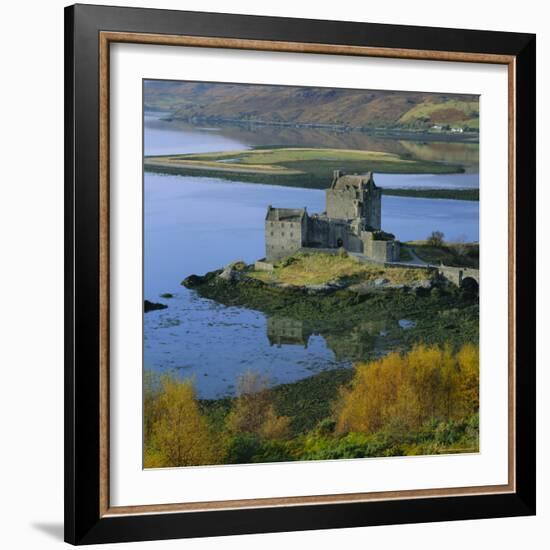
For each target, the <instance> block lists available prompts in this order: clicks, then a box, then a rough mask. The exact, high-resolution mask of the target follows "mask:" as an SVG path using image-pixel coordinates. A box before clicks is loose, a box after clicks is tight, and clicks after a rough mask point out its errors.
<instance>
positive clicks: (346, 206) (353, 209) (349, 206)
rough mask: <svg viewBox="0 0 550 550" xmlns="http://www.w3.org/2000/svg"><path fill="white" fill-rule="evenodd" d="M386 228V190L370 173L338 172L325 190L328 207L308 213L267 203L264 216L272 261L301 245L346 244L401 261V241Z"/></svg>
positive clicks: (369, 255) (355, 250)
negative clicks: (386, 230)
mask: <svg viewBox="0 0 550 550" xmlns="http://www.w3.org/2000/svg"><path fill="white" fill-rule="evenodd" d="M381 227H382V190H381V189H380V188H379V187H377V186H376V184H375V183H374V177H373V174H372V173H371V172H368V173H367V174H365V175H358V174H350V175H346V174H343V173H342V172H341V171H340V170H336V171H335V172H334V177H333V180H332V183H331V185H330V187H329V188H328V189H327V190H326V211H325V212H323V213H321V214H312V215H309V214H308V212H307V210H306V209H305V208H273V207H272V206H269V207H268V210H267V215H266V220H265V241H266V258H267V260H270V261H271V260H277V259H279V258H282V257H285V256H289V255H291V254H293V253H294V252H296V251H298V250H300V249H317V250H319V249H334V248H344V249H345V250H348V251H349V252H353V253H356V254H360V255H363V256H364V257H366V258H367V259H371V260H373V261H378V262H392V261H396V260H398V259H399V243H398V242H397V241H396V240H395V239H394V236H393V235H391V234H389V233H384V232H383V231H382V230H381Z"/></svg>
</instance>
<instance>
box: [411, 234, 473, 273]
mask: <svg viewBox="0 0 550 550" xmlns="http://www.w3.org/2000/svg"><path fill="white" fill-rule="evenodd" d="M407 245H408V246H410V247H411V248H412V249H413V250H414V252H415V254H416V255H417V256H418V257H419V258H420V259H421V260H424V261H425V262H428V263H429V264H432V265H438V264H440V263H443V264H444V265H450V266H457V267H473V268H475V269H479V244H478V243H465V242H454V243H447V242H443V241H441V242H439V243H434V242H430V240H426V241H411V242H408V243H407Z"/></svg>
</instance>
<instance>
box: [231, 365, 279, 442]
mask: <svg viewBox="0 0 550 550" xmlns="http://www.w3.org/2000/svg"><path fill="white" fill-rule="evenodd" d="M238 394H239V397H238V398H237V399H236V402H235V405H234V407H233V410H232V411H231V412H230V413H229V414H228V416H227V420H226V426H227V429H228V432H229V433H231V434H237V433H244V432H248V433H257V434H258V435H260V436H263V437H265V438H267V439H284V438H285V437H286V436H287V435H288V428H289V424H290V418H288V417H286V416H277V414H276V413H275V409H274V407H273V404H272V403H271V397H270V394H269V391H268V381H267V380H266V379H265V378H263V377H261V376H260V375H259V374H257V373H254V372H247V373H245V374H244V375H243V376H242V377H241V378H240V380H239V384H238Z"/></svg>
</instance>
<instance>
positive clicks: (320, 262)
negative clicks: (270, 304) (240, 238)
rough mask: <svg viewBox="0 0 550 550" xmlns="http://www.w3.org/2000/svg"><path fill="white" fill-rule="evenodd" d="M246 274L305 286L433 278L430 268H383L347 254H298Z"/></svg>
mask: <svg viewBox="0 0 550 550" xmlns="http://www.w3.org/2000/svg"><path fill="white" fill-rule="evenodd" d="M246 274H247V276H249V277H252V278H254V279H257V280H259V281H263V282H276V283H279V284H285V285H293V286H304V285H322V284H326V283H330V282H335V283H343V282H345V283H347V284H350V283H354V284H361V283H371V282H374V281H376V280H377V279H384V280H386V281H388V282H389V283H393V284H412V283H416V282H419V281H423V280H427V279H431V277H432V274H431V273H430V272H429V271H428V270H427V269H413V268H406V267H384V266H381V265H377V264H370V263H364V262H361V261H359V260H358V259H357V258H356V257H354V256H349V255H347V254H338V255H337V254H318V253H316V254H310V253H297V254H294V255H292V256H290V257H288V258H285V259H284V260H281V261H280V262H278V263H276V264H275V266H274V269H273V271H269V272H266V271H256V270H254V269H249V270H247V271H246Z"/></svg>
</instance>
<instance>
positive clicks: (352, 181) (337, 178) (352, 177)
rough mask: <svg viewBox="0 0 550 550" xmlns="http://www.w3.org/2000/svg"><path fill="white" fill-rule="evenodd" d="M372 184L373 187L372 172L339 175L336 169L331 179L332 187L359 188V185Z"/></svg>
mask: <svg viewBox="0 0 550 550" xmlns="http://www.w3.org/2000/svg"><path fill="white" fill-rule="evenodd" d="M369 184H370V185H372V186H373V187H375V184H374V179H373V177H372V172H367V173H366V174H346V175H340V171H339V170H337V171H336V172H335V173H334V179H333V181H332V185H331V188H332V189H350V188H355V189H359V188H360V187H363V186H365V187H366V186H367V185H369Z"/></svg>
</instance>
